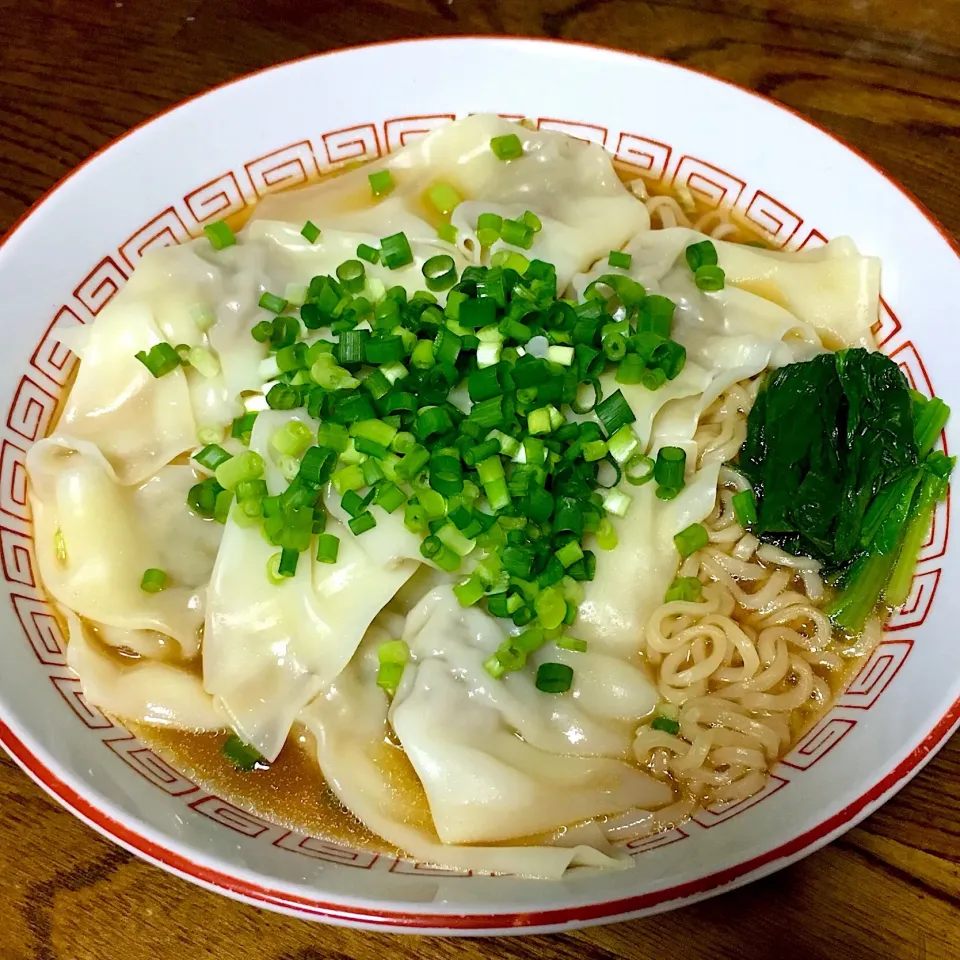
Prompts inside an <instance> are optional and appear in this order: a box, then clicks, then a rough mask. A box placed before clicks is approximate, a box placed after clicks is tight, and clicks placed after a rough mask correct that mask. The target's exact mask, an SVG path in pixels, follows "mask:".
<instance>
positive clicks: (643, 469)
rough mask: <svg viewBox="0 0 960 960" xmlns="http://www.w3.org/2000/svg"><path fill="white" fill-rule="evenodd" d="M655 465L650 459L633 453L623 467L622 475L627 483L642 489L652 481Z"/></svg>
mask: <svg viewBox="0 0 960 960" xmlns="http://www.w3.org/2000/svg"><path fill="white" fill-rule="evenodd" d="M655 467H656V464H655V463H654V462H653V460H652V459H651V458H650V457H645V456H644V455H643V454H641V453H635V454H634V455H633V456H632V457H630V459H629V460H627V462H626V463H625V464H624V465H623V475H624V477H625V478H626V481H627V483H630V484H632V485H633V486H635V487H642V486H643V485H644V484H645V483H649V482H650V481H651V480H652V479H653V474H654V469H655Z"/></svg>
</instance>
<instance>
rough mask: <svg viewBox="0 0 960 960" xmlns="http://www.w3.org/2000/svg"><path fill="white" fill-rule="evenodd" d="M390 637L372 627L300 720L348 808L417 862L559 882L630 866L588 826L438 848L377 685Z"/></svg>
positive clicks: (594, 827)
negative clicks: (588, 870) (567, 875)
mask: <svg viewBox="0 0 960 960" xmlns="http://www.w3.org/2000/svg"><path fill="white" fill-rule="evenodd" d="M391 619H392V618H391ZM384 622H389V620H388V619H387V618H384ZM401 623H402V621H401ZM391 626H395V625H393V624H391ZM397 629H399V628H397ZM392 636H396V633H395V632H394V633H391V632H388V631H387V630H386V629H385V628H384V625H383V622H378V623H375V624H374V625H373V626H372V627H371V629H370V631H369V632H368V634H367V637H366V638H365V639H364V642H363V644H362V645H361V647H360V649H359V650H358V652H357V655H356V656H355V657H354V659H353V661H352V662H351V663H350V665H349V667H347V669H346V670H344V671H343V673H341V674H340V676H339V677H338V678H337V679H336V680H335V681H334V683H333V684H331V686H330V687H329V688H328V689H327V691H325V692H324V693H323V694H322V695H320V696H319V697H317V699H316V700H314V701H313V703H311V704H310V705H309V706H308V707H307V708H306V709H305V710H304V711H303V713H302V714H301V717H300V719H301V720H302V721H303V722H304V723H305V724H306V725H307V726H308V727H309V729H310V730H311V731H312V732H313V733H314V735H315V736H316V741H317V751H318V760H319V762H320V768H321V770H322V772H323V775H324V778H325V779H326V781H327V783H328V784H329V785H330V788H331V789H332V790H333V791H334V793H335V794H336V795H337V797H338V799H339V800H340V802H341V803H343V804H344V806H345V807H347V809H349V810H350V811H351V812H352V813H353V814H354V815H355V816H357V817H359V818H360V819H361V820H362V821H363V822H364V823H365V824H366V825H367V826H368V827H369V828H370V829H371V830H373V831H374V832H376V833H377V834H379V835H380V836H381V837H383V838H384V839H385V840H386V841H387V842H388V843H391V844H393V845H395V846H397V847H399V848H400V849H402V850H403V851H405V852H406V853H407V854H409V855H410V856H412V857H413V858H414V859H416V860H418V861H420V862H422V863H428V864H434V865H437V866H442V867H448V868H451V869H461V870H473V871H476V872H479V873H510V874H517V875H520V876H527V877H537V878H540V879H558V878H559V877H561V876H562V875H563V874H564V872H565V871H566V870H567V869H568V868H571V867H578V868H579V867H588V866H589V867H599V868H604V869H618V868H623V867H626V866H628V865H629V864H630V859H629V857H626V856H625V855H624V854H622V853H620V852H618V851H617V850H615V849H614V848H612V847H611V846H610V844H609V843H608V842H607V841H606V839H605V837H604V836H603V832H602V830H601V829H600V828H599V827H598V826H597V825H596V824H592V823H587V824H581V825H577V826H575V827H572V828H563V829H561V830H558V831H554V832H552V833H550V834H548V835H546V836H540V837H537V838H525V839H524V842H523V844H522V845H510V844H503V845H489V846H486V845H474V844H453V843H443V842H441V840H440V838H439V837H438V835H437V830H436V828H435V826H434V823H433V818H432V816H431V809H430V805H429V803H428V799H427V794H426V793H425V791H424V787H423V785H422V784H421V782H420V780H419V778H418V776H417V773H416V772H415V770H414V768H413V767H412V766H411V763H410V761H409V760H408V759H407V757H406V756H405V754H404V752H403V750H402V749H401V748H399V747H397V746H396V745H395V743H394V742H392V737H391V736H390V732H389V724H388V720H387V714H388V710H389V707H390V701H389V700H388V698H387V695H386V694H385V693H384V691H383V690H381V689H380V688H379V687H378V686H377V685H376V676H377V668H378V660H377V648H378V647H379V645H380V644H381V643H382V642H384V641H385V640H389V639H391V637H392Z"/></svg>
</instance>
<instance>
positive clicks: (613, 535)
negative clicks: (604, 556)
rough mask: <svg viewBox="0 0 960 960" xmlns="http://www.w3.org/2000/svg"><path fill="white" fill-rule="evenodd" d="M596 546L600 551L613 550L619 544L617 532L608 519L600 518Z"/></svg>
mask: <svg viewBox="0 0 960 960" xmlns="http://www.w3.org/2000/svg"><path fill="white" fill-rule="evenodd" d="M596 536H597V546H598V547H599V548H600V549H601V550H613V549H615V548H616V546H617V544H618V543H619V538H618V537H617V531H616V529H615V528H614V526H613V524H612V523H611V522H610V518H609V517H601V519H600V524H599V526H598V527H597V534H596Z"/></svg>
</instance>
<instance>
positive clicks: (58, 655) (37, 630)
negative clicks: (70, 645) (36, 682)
mask: <svg viewBox="0 0 960 960" xmlns="http://www.w3.org/2000/svg"><path fill="white" fill-rule="evenodd" d="M10 600H11V602H12V603H13V610H14V613H16V615H17V619H18V620H19V621H20V626H21V627H23V632H24V633H25V634H26V635H27V639H28V640H29V641H30V646H31V647H33V652H34V653H35V654H36V656H37V659H38V660H39V661H40V663H42V664H43V665H44V666H47V667H65V666H66V665H67V641H66V638H65V637H64V636H63V631H62V630H61V629H60V623H59V621H58V620H57V618H56V617H55V616H54V615H53V610H52V609H51V608H50V604H49V603H47V602H46V601H44V600H37V599H36V597H24V596H21V595H20V594H19V593H11V594H10Z"/></svg>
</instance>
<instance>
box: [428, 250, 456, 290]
mask: <svg viewBox="0 0 960 960" xmlns="http://www.w3.org/2000/svg"><path fill="white" fill-rule="evenodd" d="M420 269H421V272H422V273H423V276H424V277H425V278H426V281H427V289H428V290H434V291H439V290H447V289H449V288H450V287H452V286H453V285H454V284H455V283H456V282H457V267H456V264H455V263H454V262H453V257H451V256H450V255H449V254H446V253H441V254H438V255H437V256H435V257H430V259H429V260H427V261H426V263H424V265H423V266H422V267H421V268H420Z"/></svg>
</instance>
